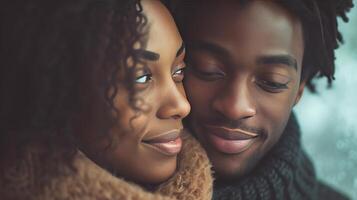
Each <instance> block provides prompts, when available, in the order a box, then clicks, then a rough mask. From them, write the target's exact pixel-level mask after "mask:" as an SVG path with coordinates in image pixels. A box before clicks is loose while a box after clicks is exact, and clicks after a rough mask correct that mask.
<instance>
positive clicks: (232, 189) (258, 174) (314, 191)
mask: <svg viewBox="0 0 357 200" xmlns="http://www.w3.org/2000/svg"><path fill="white" fill-rule="evenodd" d="M213 199H219V200H224V199H247V200H254V199H261V200H267V199H274V200H277V199H291V200H297V199H303V200H305V199H306V200H307V199H324V200H325V199H331V200H332V199H333V200H338V199H347V198H346V197H345V196H343V195H341V194H339V193H338V192H336V191H334V190H333V189H332V188H330V187H328V186H327V185H324V184H323V183H321V182H319V181H318V180H317V179H316V176H315V171H314V166H313V164H312V163H311V161H310V160H309V158H308V157H307V155H306V154H305V152H304V151H303V150H302V148H301V144H300V129H299V126H298V123H297V121H296V118H295V116H294V114H292V115H291V117H290V120H289V122H288V124H287V127H286V129H285V131H284V133H283V135H282V136H281V138H280V140H279V142H278V143H277V144H276V145H275V146H274V148H273V149H272V150H271V151H270V152H268V154H267V155H266V156H265V157H264V159H262V160H261V161H260V163H259V164H258V166H257V167H256V168H255V169H254V170H253V171H252V172H251V173H250V174H248V175H247V176H245V177H242V178H239V179H237V181H235V182H230V183H221V184H217V185H216V186H215V188H214V193H213Z"/></svg>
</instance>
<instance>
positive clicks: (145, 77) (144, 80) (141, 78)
mask: <svg viewBox="0 0 357 200" xmlns="http://www.w3.org/2000/svg"><path fill="white" fill-rule="evenodd" d="M150 80H151V74H145V75H142V76H139V77H137V78H136V80H135V83H139V84H145V83H147V82H149V81H150Z"/></svg>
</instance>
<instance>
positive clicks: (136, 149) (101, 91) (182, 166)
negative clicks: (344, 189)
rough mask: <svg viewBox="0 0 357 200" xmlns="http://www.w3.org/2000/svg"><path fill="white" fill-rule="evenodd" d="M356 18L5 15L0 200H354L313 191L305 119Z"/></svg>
mask: <svg viewBox="0 0 357 200" xmlns="http://www.w3.org/2000/svg"><path fill="white" fill-rule="evenodd" d="M164 4H166V6H167V7H168V8H170V10H171V13H173V14H174V17H175V19H176V23H177V24H178V26H179V30H180V32H181V33H182V36H183V38H184V42H183V40H182V39H181V36H180V34H179V31H178V29H177V27H176V25H175V22H174V20H173V17H172V16H171V14H170V12H169V11H168V9H167V7H165V6H164ZM350 7H352V2H351V1H347V0H346V1H337V0H335V1H333V0H329V1H317V0H304V1H303V0H300V1H299V0H289V1H285V0H284V1H259V0H254V1H243V0H227V1H218V0H195V1H191V0H181V1H180V0H179V1H164V2H161V1H159V0H141V1H133V0H120V1H115V0H63V1H56V2H55V1H48V0H47V1H44V0H43V1H41V0H38V1H31V2H30V1H23V2H21V3H13V2H12V3H8V5H6V6H3V8H5V9H2V12H3V13H4V15H5V16H6V19H9V20H8V21H7V22H6V23H4V24H3V25H2V26H4V27H5V26H6V28H7V30H6V31H4V32H5V33H6V34H5V35H6V36H7V38H6V40H5V41H3V42H2V44H5V45H3V46H4V47H5V48H6V49H7V54H5V55H2V59H1V60H3V64H2V69H1V70H2V71H1V81H2V83H6V87H5V85H4V87H2V88H1V94H2V97H1V108H2V111H1V112H2V113H1V121H2V122H1V123H2V124H1V146H0V147H1V157H0V159H1V160H0V161H1V174H0V175H1V177H0V194H1V197H2V199H202V200H203V199H211V198H212V196H213V198H214V199H344V198H345V197H343V196H342V195H340V194H338V193H337V192H335V191H333V190H332V189H331V188H329V187H328V186H326V185H324V184H322V183H320V182H319V181H318V180H317V179H316V177H315V172H314V167H313V165H312V163H311V161H310V160H309V158H308V157H307V156H306V154H305V153H304V151H303V150H302V147H301V144H300V132H299V127H298V124H297V121H296V119H295V117H294V114H293V113H292V108H293V107H294V105H296V104H297V103H298V101H299V100H300V97H301V96H302V93H303V90H304V88H305V86H307V87H309V88H310V89H312V90H313V89H314V87H313V83H312V79H313V78H314V77H315V75H317V74H318V75H320V76H323V77H326V78H327V79H328V81H329V83H331V81H332V79H333V73H334V60H333V59H334V49H335V48H337V46H338V43H339V42H340V41H341V40H342V38H341V35H340V34H339V32H338V29H337V23H336V17H337V16H341V17H342V18H343V19H345V20H346V21H347V17H346V16H345V12H346V11H347V10H348V9H349V8H350ZM2 48H3V47H2ZM184 76H185V78H184ZM4 94H6V95H4ZM186 95H187V99H188V100H187V99H186ZM189 103H190V104H191V106H190V104H189ZM190 111H191V112H190ZM184 118H185V119H184ZM183 119H184V123H182V120H183ZM183 124H184V125H185V127H186V128H185V130H184V128H183V127H184V126H183ZM201 145H202V147H203V148H202V147H201ZM211 164H212V166H211ZM211 167H212V171H213V172H214V173H212V171H211ZM213 176H214V178H213ZM213 179H214V180H215V181H214V186H213Z"/></svg>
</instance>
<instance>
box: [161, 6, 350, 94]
mask: <svg viewBox="0 0 357 200" xmlns="http://www.w3.org/2000/svg"><path fill="white" fill-rule="evenodd" d="M237 2H239V3H241V4H245V3H248V2H249V0H237ZM275 2H276V3H278V4H280V5H281V6H283V7H284V8H286V9H287V10H289V11H291V12H292V13H294V14H295V15H296V16H297V17H298V18H299V19H300V20H301V23H302V27H303V34H304V45H305V51H304V58H303V69H302V76H301V78H302V80H306V85H307V87H308V88H309V89H310V91H312V92H316V89H315V85H314V83H313V79H314V78H315V77H326V78H327V82H328V86H329V87H330V86H331V85H332V81H333V80H334V73H335V52H334V51H335V49H337V48H338V46H339V44H340V43H342V42H343V38H342V35H341V33H340V32H339V31H338V23H337V17H341V18H342V20H343V21H344V22H348V17H347V16H346V13H347V12H348V11H349V10H350V9H351V8H352V7H353V2H352V0H276V1H275ZM201 3H204V1H203V0H201V1H200V0H195V1H191V0H166V1H165V4H166V5H167V6H168V7H169V8H170V9H171V12H173V13H174V17H175V19H176V21H177V23H178V26H179V28H180V30H182V31H183V32H185V22H186V20H189V19H187V17H188V16H189V14H190V12H194V9H198V8H199V7H200V4H201ZM183 37H184V34H183ZM184 39H185V38H184Z"/></svg>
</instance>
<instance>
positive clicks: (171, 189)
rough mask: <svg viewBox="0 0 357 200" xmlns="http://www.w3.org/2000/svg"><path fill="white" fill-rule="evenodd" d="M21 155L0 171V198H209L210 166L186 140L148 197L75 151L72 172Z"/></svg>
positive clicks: (192, 141) (196, 145) (191, 140)
mask: <svg viewBox="0 0 357 200" xmlns="http://www.w3.org/2000/svg"><path fill="white" fill-rule="evenodd" d="M27 155H28V156H27V157H26V159H24V160H21V161H19V162H16V163H17V164H16V166H12V167H11V168H6V169H5V170H1V174H0V199H2V200H5V199H6V200H19V199H26V200H35V199H36V200H64V199H66V200H67V199H68V200H79V199H80V200H119V199H127V200H139V199H147V200H169V199H182V200H208V199H211V197H212V182H213V180H212V175H211V165H210V163H209V161H208V158H207V155H206V153H205V152H204V150H203V149H202V147H201V146H200V145H199V143H198V142H197V141H196V140H195V139H194V138H193V137H191V136H189V135H185V136H184V145H183V149H182V152H181V153H180V155H179V157H178V159H179V162H178V163H179V164H178V169H177V172H176V173H175V174H174V175H173V176H172V177H171V178H170V179H169V180H167V181H166V182H164V183H163V184H161V185H160V186H159V187H158V189H157V190H156V191H154V192H149V191H146V190H145V189H143V188H142V187H140V186H139V185H136V184H134V183H131V182H128V181H126V180H124V179H122V178H118V177H115V176H113V175H112V174H110V173H109V172H107V171H106V170H104V169H102V168H101V167H99V166H98V165H96V164H95V163H94V162H92V161H91V160H89V159H88V158H87V157H86V156H85V155H84V154H82V153H80V152H78V153H77V154H76V155H75V159H74V167H75V169H76V170H73V169H70V167H68V166H67V165H65V164H61V163H56V162H50V161H49V162H48V163H39V162H38V158H37V157H38V156H37V154H36V153H34V152H30V153H28V154H27ZM53 171H57V172H60V173H56V174H54V173H53ZM59 174H60V175H59Z"/></svg>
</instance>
